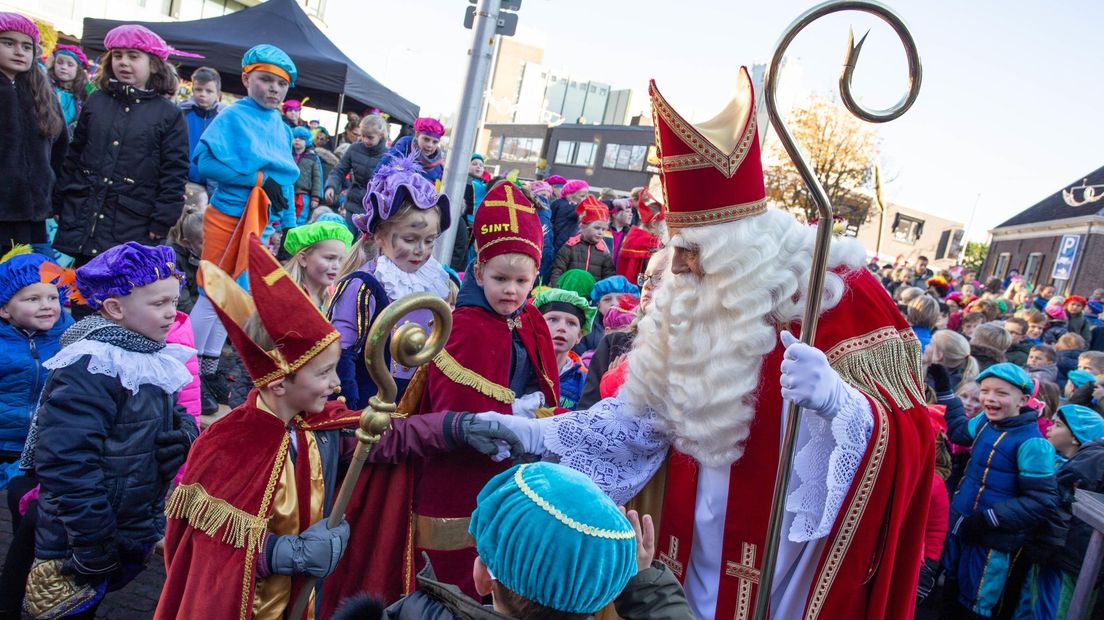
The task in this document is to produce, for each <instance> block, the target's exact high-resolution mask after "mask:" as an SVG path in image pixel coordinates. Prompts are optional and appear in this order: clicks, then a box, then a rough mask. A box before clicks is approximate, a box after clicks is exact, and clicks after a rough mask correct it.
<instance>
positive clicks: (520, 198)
mask: <svg viewBox="0 0 1104 620" xmlns="http://www.w3.org/2000/svg"><path fill="white" fill-rule="evenodd" d="M473 230H474V235H475V252H476V254H477V255H478V258H479V262H481V263H485V262H487V261H489V260H491V259H492V258H494V257H495V256H498V255H499V254H525V255H526V256H530V257H532V259H533V260H534V261H536V263H537V264H538V265H539V264H540V261H541V246H542V245H543V243H544V230H543V229H542V228H541V223H540V218H539V217H537V210H536V209H535V208H534V207H533V203H531V202H529V199H528V198H526V197H525V194H523V193H522V192H521V190H520V189H518V187H517V186H516V185H514V184H513V183H510V182H509V181H501V182H499V183H498V185H495V186H494V187H492V188H491V190H490V191H489V192H487V195H486V196H484V197H483V202H481V203H480V204H479V209H478V210H477V211H476V212H475V222H474V224H473Z"/></svg>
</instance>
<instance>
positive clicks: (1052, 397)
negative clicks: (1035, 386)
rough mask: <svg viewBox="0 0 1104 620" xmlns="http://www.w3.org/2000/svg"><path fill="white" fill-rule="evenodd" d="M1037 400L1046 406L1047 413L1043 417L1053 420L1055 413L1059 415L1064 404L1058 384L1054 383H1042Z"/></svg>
mask: <svg viewBox="0 0 1104 620" xmlns="http://www.w3.org/2000/svg"><path fill="white" fill-rule="evenodd" d="M1036 398H1038V399H1039V400H1041V401H1043V404H1044V405H1046V411H1044V412H1043V417H1045V418H1047V419H1051V418H1053V417H1054V414H1055V413H1058V407H1059V405H1061V404H1062V400H1061V393H1060V392H1059V390H1058V384H1057V383H1055V382H1053V381H1040V382H1039V392H1038V394H1036Z"/></svg>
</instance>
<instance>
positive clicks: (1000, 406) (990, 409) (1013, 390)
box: [980, 377, 1028, 422]
mask: <svg viewBox="0 0 1104 620" xmlns="http://www.w3.org/2000/svg"><path fill="white" fill-rule="evenodd" d="M1027 398H1028V396H1027V394H1024V393H1023V392H1021V391H1020V389H1019V388H1017V387H1016V386H1014V385H1012V384H1011V383H1009V382H1007V381H1005V380H1004V379H998V378H997V377H986V378H984V379H982V381H981V398H980V400H981V407H982V410H983V411H984V412H985V416H986V417H988V418H989V419H990V420H992V421H994V422H996V421H997V420H1003V419H1005V418H1011V417H1013V416H1015V415H1018V414H1019V413H1020V407H1023V406H1024V404H1025V403H1026V402H1027Z"/></svg>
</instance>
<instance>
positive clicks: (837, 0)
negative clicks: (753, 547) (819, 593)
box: [755, 0, 922, 620]
mask: <svg viewBox="0 0 1104 620" xmlns="http://www.w3.org/2000/svg"><path fill="white" fill-rule="evenodd" d="M850 10H854V11H863V12H865V13H870V14H872V15H876V16H877V17H880V18H881V19H882V20H883V21H885V22H886V23H887V24H889V25H890V26H891V27H892V28H893V30H895V31H896V32H897V36H898V37H900V39H901V43H903V44H904V46H905V54H906V56H907V57H908V65H909V88H908V92H907V93H906V94H905V95H904V97H902V98H901V100H900V101H898V102H897V103H896V104H895V105H893V106H891V107H889V108H886V109H884V110H868V109H866V108H864V107H863V106H861V105H860V104H859V103H858V102H857V101H855V99H854V97H853V96H852V95H851V78H852V75H853V74H854V72H855V65H856V63H857V62H858V59H859V52H860V50H861V49H862V45H863V42H865V41H866V36H865V35H864V36H863V38H861V39H859V43H858V44H857V45H856V44H855V42H854V35H853V34H852V35H851V36H850V38H849V40H848V49H847V56H846V57H845V58H844V63H843V72H842V73H841V74H840V80H839V87H840V98H841V99H842V100H843V104H844V106H846V107H847V109H848V110H849V111H850V112H851V113H852V114H854V115H855V116H857V117H858V118H860V119H862V120H864V121H867V122H870V123H884V122H887V121H891V120H893V119H895V118H897V117H899V116H901V115H902V114H904V113H905V112H906V111H908V109H909V108H910V107H912V104H913V103H914V102H915V101H916V97H917V96H918V95H919V94H920V80H921V73H922V72H921V68H920V54H919V53H918V52H917V50H916V42H915V41H914V40H913V38H912V33H910V32H909V30H908V27H907V26H905V23H904V21H902V19H901V18H900V17H899V16H898V15H897V14H896V13H894V12H893V11H892V10H891V9H890V8H889V7H887V6H885V5H884V4H882V3H880V2H876V1H874V0H831V1H829V2H824V3H822V4H819V5H817V6H814V7H813V8H811V9H809V10H808V11H806V12H805V13H804V14H802V15H801V16H800V17H798V18H797V19H796V20H794V21H793V23H791V24H790V26H789V27H788V28H787V29H786V31H785V32H784V33H783V34H782V38H781V39H780V40H779V42H778V44H777V45H776V46H775V49H774V55H773V56H772V57H771V63H770V69H769V70H768V71H767V78H766V85H765V90H766V104H767V114H768V115H769V116H770V120H771V123H773V124H774V127H775V131H777V133H778V137H779V139H780V140H781V141H782V146H783V147H784V148H785V149H786V153H787V154H789V156H790V159H792V160H793V162H794V165H795V166H796V167H797V169H798V171H799V172H800V173H801V178H802V179H803V180H804V181H805V185H806V186H808V188H809V190H810V191H811V193H812V195H813V199H814V200H815V201H816V203H817V209H818V211H819V214H820V219H819V221H818V222H817V235H816V246H815V248H814V250H813V268H812V271H811V273H810V276H809V288H808V293H807V294H806V300H807V301H806V305H805V314H804V317H803V319H802V322H801V342H803V343H805V344H808V345H810V346H812V344H813V340H814V339H815V337H816V328H817V319H818V318H819V315H820V303H821V296H822V293H823V291H824V277H825V274H826V266H827V264H828V250H829V247H830V244H831V242H832V203H831V202H830V201H829V200H828V195H827V194H826V193H825V191H824V187H823V186H822V185H821V184H820V181H819V180H818V179H817V177H816V175H815V174H814V173H813V170H812V168H811V167H810V166H809V163H808V161H807V160H806V158H805V156H804V154H802V152H801V148H800V147H798V145H797V143H796V142H794V139H793V136H792V135H791V134H790V131H789V129H787V128H786V124H785V123H784V122H783V121H782V115H781V114H780V113H779V111H778V98H777V90H778V71H779V69H780V68H781V66H782V62H781V61H782V58H783V57H784V56H785V54H786V49H787V48H788V47H789V45H790V42H791V41H793V39H794V38H795V37H796V36H797V34H798V33H799V32H801V31H802V30H804V29H805V27H806V26H808V25H809V24H811V23H813V22H814V21H816V20H817V19H819V18H821V17H823V16H825V15H828V14H831V13H838V12H840V11H850ZM799 415H800V408H799V407H798V406H797V405H796V404H794V403H792V402H791V403H788V404H787V409H786V417H785V419H786V432H785V436H784V438H783V443H782V457H781V461H780V462H779V464H778V472H777V475H776V476H775V481H774V496H773V498H772V500H771V515H770V522H769V524H768V526H767V540H766V547H765V550H764V556H763V567H762V571H761V582H760V584H759V591H758V594H757V596H756V599H755V618H756V620H764V619H765V618H766V617H767V613H768V611H769V609H770V600H771V582H772V580H773V578H774V570H775V563H776V560H777V559H778V557H777V556H778V545H779V536H780V535H781V530H782V517H783V513H784V512H785V506H786V496H787V489H786V486H787V482H788V481H789V479H790V473H791V471H792V470H793V462H794V453H795V447H796V439H797V430H798V421H799V418H798V416H799Z"/></svg>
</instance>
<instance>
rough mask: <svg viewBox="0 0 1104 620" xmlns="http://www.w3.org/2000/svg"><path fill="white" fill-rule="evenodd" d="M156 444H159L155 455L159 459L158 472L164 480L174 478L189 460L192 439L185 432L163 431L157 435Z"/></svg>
mask: <svg viewBox="0 0 1104 620" xmlns="http://www.w3.org/2000/svg"><path fill="white" fill-rule="evenodd" d="M154 442H155V443H157V449H156V450H154V453H153V455H154V457H155V458H156V459H157V471H158V473H160V474H161V478H162V479H168V478H172V477H173V476H174V475H176V472H178V471H180V466H181V465H183V464H184V460H185V459H187V458H188V449H189V448H190V447H191V445H192V437H191V435H189V434H188V431H185V430H177V431H162V432H160V433H157V437H156V439H154Z"/></svg>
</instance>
